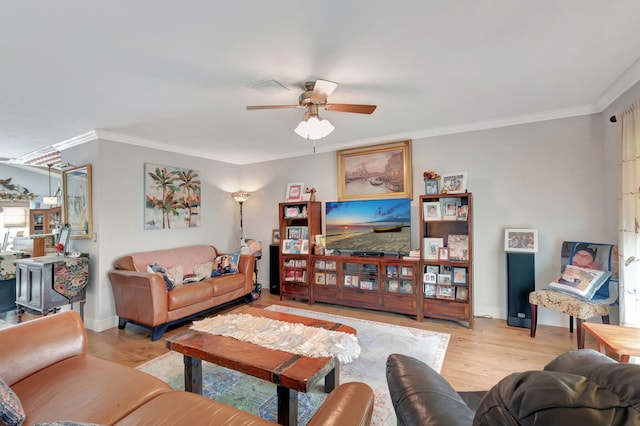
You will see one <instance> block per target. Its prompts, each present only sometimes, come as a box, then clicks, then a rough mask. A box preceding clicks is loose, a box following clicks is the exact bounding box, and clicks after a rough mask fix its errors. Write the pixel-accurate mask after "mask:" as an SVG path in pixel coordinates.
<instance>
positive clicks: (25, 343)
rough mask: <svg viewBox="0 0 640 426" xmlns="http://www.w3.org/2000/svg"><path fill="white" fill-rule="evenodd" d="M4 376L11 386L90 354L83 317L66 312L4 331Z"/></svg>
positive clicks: (0, 361) (0, 333)
mask: <svg viewBox="0 0 640 426" xmlns="http://www.w3.org/2000/svg"><path fill="white" fill-rule="evenodd" d="M0 342H3V343H2V344H0V377H2V379H3V380H4V381H5V382H6V383H7V384H8V385H9V386H11V385H13V384H14V383H16V382H18V381H20V380H22V379H23V378H25V377H27V376H29V375H31V374H33V373H35V372H36V371H39V370H41V369H43V368H45V367H47V366H49V365H53V364H55V363H57V362H60V361H62V360H64V359H67V358H70V357H73V356H77V355H83V354H86V352H87V335H86V333H85V330H84V324H83V323H82V319H81V318H80V315H79V314H78V313H77V312H75V311H64V312H60V313H57V314H55V315H48V316H45V317H41V318H36V319H33V320H31V321H28V322H25V323H21V324H18V325H15V326H13V327H9V328H4V329H2V330H0Z"/></svg>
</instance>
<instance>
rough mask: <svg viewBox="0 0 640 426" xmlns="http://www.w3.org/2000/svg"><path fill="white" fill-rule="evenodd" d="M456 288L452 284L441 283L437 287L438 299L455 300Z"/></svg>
mask: <svg viewBox="0 0 640 426" xmlns="http://www.w3.org/2000/svg"><path fill="white" fill-rule="evenodd" d="M455 293H456V288H455V287H452V286H450V285H439V286H438V287H437V289H436V297H437V298H438V299H449V300H454V299H455V298H456V294H455Z"/></svg>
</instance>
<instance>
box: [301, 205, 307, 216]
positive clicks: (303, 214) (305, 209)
mask: <svg viewBox="0 0 640 426" xmlns="http://www.w3.org/2000/svg"><path fill="white" fill-rule="evenodd" d="M302 217H307V206H302Z"/></svg>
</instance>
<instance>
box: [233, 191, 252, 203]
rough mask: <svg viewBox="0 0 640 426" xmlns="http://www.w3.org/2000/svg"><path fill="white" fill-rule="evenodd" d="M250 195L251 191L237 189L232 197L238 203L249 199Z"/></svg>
mask: <svg viewBox="0 0 640 426" xmlns="http://www.w3.org/2000/svg"><path fill="white" fill-rule="evenodd" d="M249 197H251V193H250V192H246V191H237V192H232V193H231V198H233V199H234V200H236V201H237V202H238V203H244V202H245V201H247V200H248V199H249Z"/></svg>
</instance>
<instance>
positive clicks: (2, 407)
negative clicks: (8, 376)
mask: <svg viewBox="0 0 640 426" xmlns="http://www.w3.org/2000/svg"><path fill="white" fill-rule="evenodd" d="M0 397H2V400H1V401H0V424H2V425H8V426H20V425H21V424H22V423H23V422H24V419H25V414H24V409H23V408H22V403H21V402H20V399H19V398H18V395H16V394H15V392H13V390H12V389H11V388H10V387H9V385H7V384H6V383H5V382H4V380H2V379H1V378H0Z"/></svg>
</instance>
